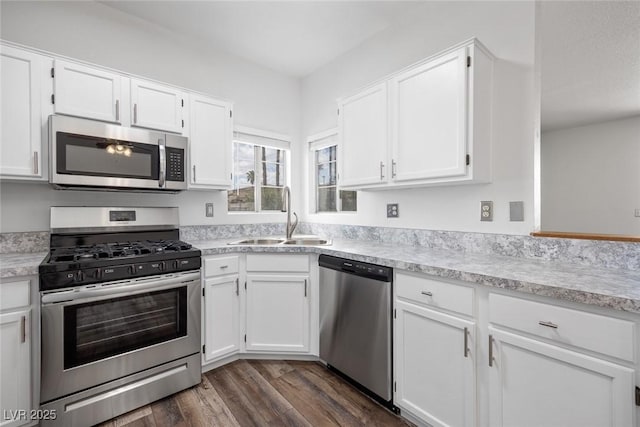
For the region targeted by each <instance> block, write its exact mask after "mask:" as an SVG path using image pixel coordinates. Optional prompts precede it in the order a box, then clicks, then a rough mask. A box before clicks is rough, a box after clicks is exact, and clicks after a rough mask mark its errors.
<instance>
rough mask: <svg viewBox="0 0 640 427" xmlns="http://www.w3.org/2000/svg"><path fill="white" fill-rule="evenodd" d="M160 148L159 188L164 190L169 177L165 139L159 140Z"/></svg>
mask: <svg viewBox="0 0 640 427" xmlns="http://www.w3.org/2000/svg"><path fill="white" fill-rule="evenodd" d="M158 147H159V149H160V182H158V186H159V187H160V188H163V187H164V184H165V180H166V177H167V153H166V150H165V141H164V139H162V138H160V139H158Z"/></svg>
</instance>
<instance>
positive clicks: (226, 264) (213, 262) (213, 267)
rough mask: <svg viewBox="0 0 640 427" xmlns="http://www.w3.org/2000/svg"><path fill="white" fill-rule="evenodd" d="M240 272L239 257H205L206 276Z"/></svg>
mask: <svg viewBox="0 0 640 427" xmlns="http://www.w3.org/2000/svg"><path fill="white" fill-rule="evenodd" d="M237 272H238V257H237V256H225V257H211V258H205V259H204V276H205V277H213V276H222V275H224V274H236V273H237Z"/></svg>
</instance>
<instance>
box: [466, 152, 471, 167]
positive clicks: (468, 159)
mask: <svg viewBox="0 0 640 427" xmlns="http://www.w3.org/2000/svg"><path fill="white" fill-rule="evenodd" d="M466 161H467V166H469V165H470V164H471V156H470V155H468V154H467V157H466Z"/></svg>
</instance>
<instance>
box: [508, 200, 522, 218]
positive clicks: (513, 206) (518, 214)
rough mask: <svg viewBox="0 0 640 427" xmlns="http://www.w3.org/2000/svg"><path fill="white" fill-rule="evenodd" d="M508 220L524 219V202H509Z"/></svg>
mask: <svg viewBox="0 0 640 427" xmlns="http://www.w3.org/2000/svg"><path fill="white" fill-rule="evenodd" d="M509 221H524V202H509Z"/></svg>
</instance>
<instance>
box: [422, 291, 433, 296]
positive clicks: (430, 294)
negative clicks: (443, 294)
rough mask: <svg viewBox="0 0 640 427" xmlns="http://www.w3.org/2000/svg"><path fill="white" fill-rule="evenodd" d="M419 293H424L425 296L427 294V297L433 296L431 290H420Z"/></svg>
mask: <svg viewBox="0 0 640 427" xmlns="http://www.w3.org/2000/svg"><path fill="white" fill-rule="evenodd" d="M420 293H421V294H422V295H426V296H428V297H432V296H433V294H432V293H431V292H429V291H422V292H420Z"/></svg>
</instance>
